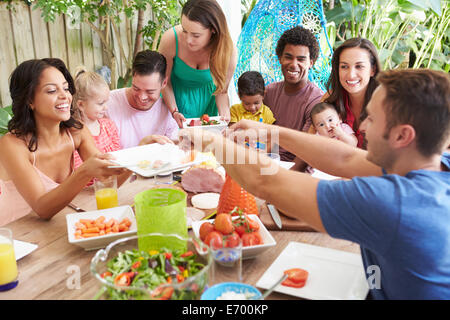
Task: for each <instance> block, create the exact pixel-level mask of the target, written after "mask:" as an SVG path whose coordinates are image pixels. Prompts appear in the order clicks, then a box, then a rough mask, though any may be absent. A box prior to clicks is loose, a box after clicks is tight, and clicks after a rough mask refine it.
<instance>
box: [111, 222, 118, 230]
mask: <svg viewBox="0 0 450 320" xmlns="http://www.w3.org/2000/svg"><path fill="white" fill-rule="evenodd" d="M111 231H112V232H119V225H117V224H115V225H113V227H112V228H111Z"/></svg>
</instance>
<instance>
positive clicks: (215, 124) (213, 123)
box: [183, 114, 228, 131]
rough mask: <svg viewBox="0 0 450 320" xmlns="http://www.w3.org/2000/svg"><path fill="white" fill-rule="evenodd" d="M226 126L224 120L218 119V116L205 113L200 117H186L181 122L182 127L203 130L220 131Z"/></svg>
mask: <svg viewBox="0 0 450 320" xmlns="http://www.w3.org/2000/svg"><path fill="white" fill-rule="evenodd" d="M227 126H228V123H227V122H226V121H223V120H221V119H220V116H216V117H210V116H208V115H207V114H204V115H202V116H201V117H200V118H188V119H186V121H185V122H183V128H196V127H198V128H202V129H204V130H217V131H222V130H223V129H225V128H226V127H227Z"/></svg>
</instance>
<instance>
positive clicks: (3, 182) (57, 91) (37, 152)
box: [0, 59, 129, 226]
mask: <svg viewBox="0 0 450 320" xmlns="http://www.w3.org/2000/svg"><path fill="white" fill-rule="evenodd" d="M10 93H11V98H12V111H13V117H12V119H11V121H10V122H9V124H8V129H9V133H7V134H6V135H5V136H3V137H2V138H1V139H0V154H1V157H0V190H1V194H0V226H1V225H5V224H7V223H9V222H11V221H13V220H16V219H18V218H20V217H22V216H24V215H26V214H28V213H29V212H30V211H34V212H36V213H37V215H38V216H39V217H41V218H43V219H50V218H51V217H53V216H54V215H55V214H56V213H58V212H59V211H60V210H61V209H63V208H64V207H65V206H66V205H67V204H68V203H69V202H70V201H71V200H72V199H73V198H74V197H75V196H76V195H77V194H78V193H79V192H80V191H81V190H82V189H83V187H84V186H85V185H86V184H87V183H88V182H89V181H90V180H91V179H92V178H94V177H95V178H99V179H102V178H105V177H108V176H111V175H118V174H121V176H120V177H119V183H121V182H123V181H124V180H125V179H126V178H127V177H128V175H129V172H127V171H124V170H122V169H110V168H108V166H109V165H111V164H112V163H111V162H110V161H108V160H107V159H108V158H109V156H107V155H103V154H100V153H99V151H98V149H97V148H96V147H95V144H94V142H93V139H92V136H91V135H90V133H89V131H88V129H87V128H84V127H83V125H82V124H81V123H80V122H78V121H77V120H75V119H74V118H73V117H72V113H73V110H72V107H71V105H72V95H73V94H74V93H75V87H74V83H73V79H72V77H71V75H70V73H69V71H68V70H67V68H66V66H65V64H64V62H63V61H61V60H59V59H41V60H28V61H25V62H23V63H21V64H20V65H19V66H18V67H17V68H16V69H15V70H14V71H13V73H12V74H11V78H10ZM75 150H77V151H78V153H79V154H80V156H81V157H82V159H83V160H85V162H84V163H83V165H82V166H80V167H79V169H77V170H76V171H74V170H73V169H74V168H73V153H74V151H75Z"/></svg>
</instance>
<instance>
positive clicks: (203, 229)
mask: <svg viewBox="0 0 450 320" xmlns="http://www.w3.org/2000/svg"><path fill="white" fill-rule="evenodd" d="M212 231H214V225H213V224H212V223H211V222H204V223H202V225H201V226H200V229H199V234H200V239H201V240H202V241H205V239H206V236H207V235H208V234H209V233H210V232H212Z"/></svg>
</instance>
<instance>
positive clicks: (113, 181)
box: [94, 176, 119, 210]
mask: <svg viewBox="0 0 450 320" xmlns="http://www.w3.org/2000/svg"><path fill="white" fill-rule="evenodd" d="M94 190H95V200H97V209H98V210H101V209H108V208H113V207H117V206H118V205H119V201H118V199H117V176H110V177H109V178H107V179H105V180H98V179H95V180H94Z"/></svg>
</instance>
